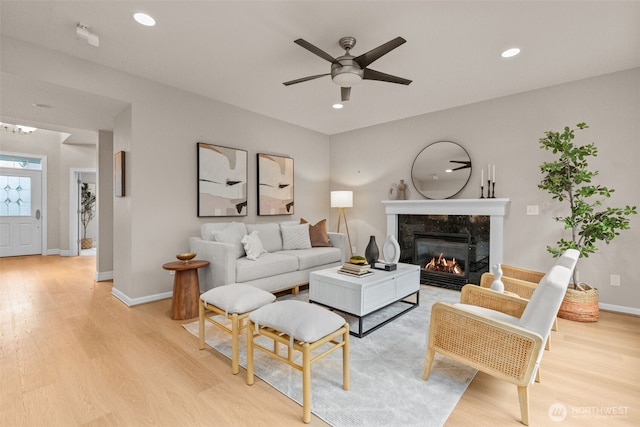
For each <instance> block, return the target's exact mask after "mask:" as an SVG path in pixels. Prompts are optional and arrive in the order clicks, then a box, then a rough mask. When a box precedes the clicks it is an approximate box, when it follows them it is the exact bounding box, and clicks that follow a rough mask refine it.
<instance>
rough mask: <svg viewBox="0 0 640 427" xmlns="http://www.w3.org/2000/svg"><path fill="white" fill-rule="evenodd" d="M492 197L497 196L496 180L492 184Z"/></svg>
mask: <svg viewBox="0 0 640 427" xmlns="http://www.w3.org/2000/svg"><path fill="white" fill-rule="evenodd" d="M491 198H492V199H495V198H496V182H495V181H494V182H493V183H492V185H491Z"/></svg>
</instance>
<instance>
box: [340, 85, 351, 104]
mask: <svg viewBox="0 0 640 427" xmlns="http://www.w3.org/2000/svg"><path fill="white" fill-rule="evenodd" d="M340 95H341V97H342V102H345V101H348V100H349V96H350V95H351V88H350V87H341V88H340Z"/></svg>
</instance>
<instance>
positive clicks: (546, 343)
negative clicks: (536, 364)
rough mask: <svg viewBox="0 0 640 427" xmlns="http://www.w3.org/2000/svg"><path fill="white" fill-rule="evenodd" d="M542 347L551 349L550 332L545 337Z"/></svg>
mask: <svg viewBox="0 0 640 427" xmlns="http://www.w3.org/2000/svg"><path fill="white" fill-rule="evenodd" d="M544 349H545V350H547V351H549V350H550V349H551V334H549V336H548V337H547V342H545V343H544Z"/></svg>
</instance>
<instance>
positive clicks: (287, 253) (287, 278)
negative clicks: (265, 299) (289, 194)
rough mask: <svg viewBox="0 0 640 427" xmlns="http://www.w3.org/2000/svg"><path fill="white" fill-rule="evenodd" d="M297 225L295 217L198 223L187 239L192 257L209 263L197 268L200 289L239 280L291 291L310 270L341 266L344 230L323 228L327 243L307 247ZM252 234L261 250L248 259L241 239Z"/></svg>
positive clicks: (302, 282) (306, 277)
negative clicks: (195, 234) (195, 233)
mask: <svg viewBox="0 0 640 427" xmlns="http://www.w3.org/2000/svg"><path fill="white" fill-rule="evenodd" d="M316 225H317V224H316ZM307 226H309V224H307ZM285 227H286V229H285ZM311 227H313V226H311ZM301 228H304V225H301V224H300V223H299V222H296V221H286V222H280V223H275V222H273V223H260V224H245V223H242V222H231V223H229V222H225V223H206V224H202V226H201V227H200V237H191V238H190V239H189V246H190V250H191V251H192V252H195V253H197V259H201V260H205V261H209V266H207V267H205V268H201V269H199V271H198V275H199V282H200V290H201V291H202V292H206V291H207V290H209V289H212V288H214V287H218V286H223V285H227V284H230V283H245V284H248V285H251V286H255V287H257V288H260V289H263V290H266V291H269V292H277V291H281V290H287V289H293V292H294V293H297V292H298V288H299V286H300V285H304V284H307V283H309V273H310V272H312V271H314V270H319V269H323V268H328V267H332V266H339V265H342V263H343V262H344V260H345V256H346V255H345V254H347V249H348V245H347V241H346V237H345V235H344V234H342V233H331V232H329V233H327V235H328V238H329V242H330V245H331V246H324V247H318V246H315V247H309V244H310V241H305V239H304V236H303V235H302V234H301V233H302V231H301ZM306 230H307V233H309V230H308V228H307V229H306ZM254 232H256V233H254ZM252 233H253V234H252ZM256 234H257V236H258V237H259V240H260V243H261V244H262V246H263V247H264V250H265V251H266V252H265V253H262V254H260V255H259V256H258V257H257V259H250V258H252V257H254V256H250V257H249V258H248V257H247V254H246V251H245V248H244V245H243V243H242V239H243V238H245V236H247V235H252V236H255V235H256ZM245 240H246V238H245ZM298 247H302V248H304V249H296V248H298ZM251 249H252V248H251ZM252 252H253V250H251V251H250V255H254V254H253V253H252Z"/></svg>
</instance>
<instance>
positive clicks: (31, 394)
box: [0, 256, 640, 427]
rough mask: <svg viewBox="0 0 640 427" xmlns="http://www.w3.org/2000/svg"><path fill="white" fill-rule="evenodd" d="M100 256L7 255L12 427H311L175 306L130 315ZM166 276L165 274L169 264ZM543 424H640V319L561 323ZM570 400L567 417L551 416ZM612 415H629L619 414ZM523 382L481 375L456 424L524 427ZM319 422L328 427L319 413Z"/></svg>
mask: <svg viewBox="0 0 640 427" xmlns="http://www.w3.org/2000/svg"><path fill="white" fill-rule="evenodd" d="M94 265H95V258H94V257H71V258H64V257H58V256H48V257H42V256H30V257H15V258H2V259H0V426H46V425H50V426H75V425H96V426H99V425H104V426H137V425H154V426H200V425H202V426H234V427H235V426H248V427H249V426H251V427H254V426H301V425H303V424H302V422H301V418H300V417H301V408H300V406H299V405H297V404H296V403H294V402H293V401H291V400H289V399H288V398H287V397H285V396H284V395H282V394H281V393H279V392H277V391H275V390H274V389H272V388H271V387H270V386H268V385H267V384H265V383H263V382H262V381H256V383H255V384H254V385H253V386H252V387H249V386H247V385H245V382H244V379H245V378H244V370H242V369H241V371H240V374H238V375H237V376H234V375H231V373H230V363H229V360H228V359H227V358H225V357H224V356H221V355H219V354H218V353H217V352H216V351H215V350H212V349H207V350H198V349H197V343H196V338H195V337H193V336H192V335H191V334H189V333H187V332H186V331H185V330H184V329H183V328H182V326H181V325H182V323H184V322H183V321H174V320H171V319H170V318H169V315H168V313H169V309H170V300H163V301H158V302H154V303H150V304H145V305H141V306H137V307H134V308H128V307H126V306H125V305H124V304H123V303H122V302H120V301H119V300H117V299H116V298H115V297H113V296H112V295H111V293H110V292H111V285H112V283H111V282H98V283H96V282H94V281H93V276H94ZM159 268H160V267H159ZM542 367H543V369H542V382H541V383H539V384H535V385H534V386H533V387H532V388H531V425H532V426H561V427H562V426H603V425H607V426H609V425H611V426H631V425H640V318H639V317H634V316H628V315H621V314H613V313H602V316H601V320H600V321H599V322H598V323H594V324H581V323H575V322H570V321H566V320H562V319H561V320H560V324H559V331H558V332H553V333H552V342H551V351H549V352H547V353H546V354H545V356H544V359H543V364H542ZM557 402H560V403H562V404H564V406H565V408H566V409H567V410H568V416H567V418H566V419H565V420H564V421H562V422H559V423H555V422H552V421H551V419H550V418H549V416H548V415H547V412H548V410H549V408H550V407H551V405H552V404H554V403H557ZM611 411H617V412H618V415H617V416H616V417H613V416H611V415H607V414H610V413H611ZM519 414H520V412H519V409H518V399H517V392H516V388H515V386H512V385H509V384H507V383H504V382H501V381H498V380H496V379H494V378H492V377H490V376H487V375H484V374H481V373H479V374H478V375H477V376H476V378H475V379H474V380H473V381H472V383H471V385H470V386H469V389H468V390H467V391H466V392H465V394H464V396H463V397H462V400H461V401H460V402H459V404H458V405H457V406H456V408H455V409H454V411H453V413H452V414H451V416H450V417H449V419H448V420H447V422H446V424H445V426H447V427H451V426H471V425H473V426H492V427H493V426H496V425H499V426H514V427H517V426H518V425H521V424H520V423H519V417H520V415H519ZM311 425H312V426H324V425H326V424H324V423H323V422H322V421H321V420H319V419H317V418H316V417H314V418H313V420H312V422H311Z"/></svg>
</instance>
